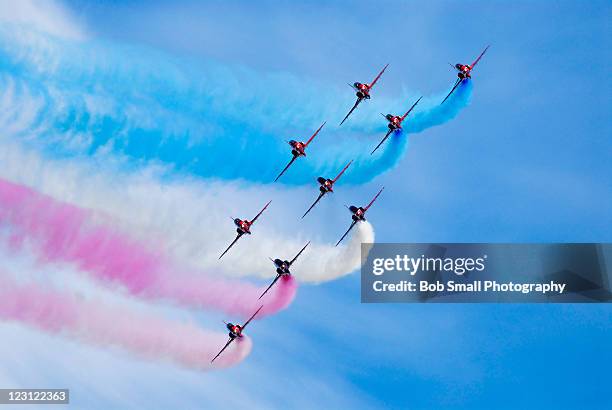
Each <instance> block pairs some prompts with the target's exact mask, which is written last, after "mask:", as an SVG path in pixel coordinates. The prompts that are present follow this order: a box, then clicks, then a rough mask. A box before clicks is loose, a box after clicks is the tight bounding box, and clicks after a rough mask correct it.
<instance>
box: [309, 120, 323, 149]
mask: <svg viewBox="0 0 612 410" xmlns="http://www.w3.org/2000/svg"><path fill="white" fill-rule="evenodd" d="M326 123H327V121H325V122H324V123H323V124H321V126H320V127H319V129H318V130H317V131H316V132H315V133H314V134H312V137H310V138H309V139H308V141H306V144H304V147H307V146H308V144H310V142H311V141H312V140H313V139H314V137H316V136H317V134H318V133H319V131H321V128H323V126H324V125H325V124H326Z"/></svg>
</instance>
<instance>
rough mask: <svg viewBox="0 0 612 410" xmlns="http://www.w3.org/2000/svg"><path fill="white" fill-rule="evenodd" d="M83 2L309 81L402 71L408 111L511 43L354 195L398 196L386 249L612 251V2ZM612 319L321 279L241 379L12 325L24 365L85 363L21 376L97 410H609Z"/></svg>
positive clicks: (76, 7)
mask: <svg viewBox="0 0 612 410" xmlns="http://www.w3.org/2000/svg"><path fill="white" fill-rule="evenodd" d="M66 4H67V5H68V7H69V8H70V9H71V11H72V13H73V14H74V16H75V17H76V19H77V20H78V21H80V22H81V23H82V24H83V25H84V26H85V27H87V30H88V31H89V32H91V33H93V35H94V36H95V37H97V38H99V39H102V40H104V41H108V42H111V43H127V44H136V45H143V44H144V45H146V46H147V47H150V48H152V49H158V50H162V51H163V52H165V53H168V54H171V55H176V56H178V57H180V58H186V59H191V60H194V61H198V60H209V59H213V60H216V61H220V62H222V63H226V64H236V65H242V66H246V67H249V68H251V69H253V70H257V71H260V72H271V71H272V72H287V73H291V74H292V75H295V76H296V77H298V78H302V79H304V86H305V87H308V85H309V84H310V82H311V81H314V82H317V81H321V82H324V83H330V84H331V83H334V84H335V83H338V84H344V83H346V82H352V81H355V80H358V79H360V78H361V77H362V76H365V77H366V78H368V77H369V76H370V73H372V71H375V70H376V69H377V68H378V67H379V66H381V65H382V64H384V63H387V62H389V63H390V68H389V70H388V72H387V73H385V77H384V82H381V87H380V89H379V90H377V91H378V92H380V95H381V96H383V97H385V98H387V97H388V98H390V99H393V98H397V97H398V96H400V95H403V93H402V89H394V87H393V86H392V85H393V84H395V85H401V86H402V87H405V90H409V94H411V95H413V94H419V95H420V94H421V93H422V94H426V95H430V94H435V93H440V92H442V91H443V90H444V89H445V88H446V87H449V86H451V85H452V82H453V81H454V74H453V72H452V71H451V70H450V68H449V67H448V64H447V63H448V62H451V63H453V64H454V63H456V62H466V63H467V62H471V61H472V60H473V59H474V58H475V57H476V56H477V55H478V53H479V52H480V51H481V50H482V48H484V46H485V45H486V44H491V49H490V50H489V52H488V54H487V55H486V56H485V57H484V58H483V60H482V61H481V63H480V64H479V65H478V68H477V69H476V70H475V71H474V93H473V97H472V101H471V104H470V106H469V107H467V108H466V109H464V110H463V111H462V112H461V113H460V114H459V116H458V117H457V118H456V119H454V120H452V121H450V122H448V123H446V124H444V125H442V126H439V127H435V128H431V129H428V130H425V131H424V132H422V133H418V134H412V135H410V145H409V149H408V152H407V154H406V155H405V156H404V158H403V159H402V160H401V162H400V164H399V165H398V166H397V167H396V168H395V169H394V170H392V171H391V172H389V173H387V174H384V175H382V176H380V177H378V178H376V179H375V180H374V181H372V182H371V183H368V184H364V185H359V186H352V187H346V189H347V196H348V195H350V196H351V197H363V196H365V197H368V196H370V194H371V193H373V192H376V190H377V188H378V187H379V186H380V185H385V186H386V187H387V189H386V190H385V193H384V195H383V196H381V198H380V199H379V201H378V202H377V204H376V206H375V207H374V208H372V210H371V211H370V217H369V219H370V220H371V221H372V223H373V224H374V226H375V227H376V234H377V237H376V240H377V241H379V242H436V241H440V242H442V241H444V242H462V241H465V242H544V241H551V242H552V241H559V242H582V241H596V242H610V241H611V240H612V230H611V227H612V213H611V210H610V204H611V203H612V189H611V185H610V175H612V164H611V161H610V153H611V152H612V142H611V141H610V135H612V133H611V131H612V130H611V129H610V121H609V113H610V112H611V108H612V107H611V103H610V84H609V79H608V77H609V73H608V71H609V70H608V67H609V66H610V63H611V61H610V55H609V50H610V40H609V39H610V38H611V37H610V34H611V33H610V29H609V24H608V20H609V18H610V12H611V6H610V3H609V2H605V1H601V2H600V1H592V2H578V1H575V2H564V1H561V2H554V3H553V2H543V1H542V2H532V1H519V2H502V1H495V2H490V1H482V2H481V1H468V2H465V1H464V2H452V1H436V2H400V1H384V2H365V1H364V2H360V1H357V2H346V3H343V2H325V3H324V2H289V1H286V2H267V1H264V2H256V3H255V2H233V3H232V4H228V3H226V2H221V1H218V2H205V3H204V4H202V3H200V2H181V4H175V2H144V1H143V2H140V1H134V2H115V1H113V2H99V1H96V2H93V1H91V2H90V1H78V2H76V1H75V2H70V1H69V2H67V3H66ZM383 85H384V87H383ZM343 97H344V96H343ZM339 98H340V97H339ZM381 98H382V97H381ZM350 103H351V100H350V97H347V98H344V99H343V100H342V101H339V104H341V105H350ZM228 109H231V107H229V108H228ZM331 206H332V204H327V205H323V204H322V209H323V210H324V211H322V212H331ZM331 216H332V217H333V220H330V221H329V222H328V224H326V225H325V226H321V225H317V226H315V227H310V228H305V229H306V230H307V231H308V230H309V229H311V230H313V231H314V230H322V231H323V234H325V235H328V236H335V235H336V233H337V232H342V227H344V225H345V224H346V219H345V217H346V215H344V214H332V215H331ZM340 218H342V219H340ZM611 319H612V311H611V310H610V308H609V306H607V305H595V306H590V305H545V306H544V305H542V306H539V305H361V304H360V303H359V278H358V275H351V276H348V277H345V278H343V279H340V280H337V281H334V282H328V283H325V284H322V285H318V286H302V287H301V289H300V291H299V294H298V297H297V299H296V301H295V302H294V303H293V305H292V306H291V307H290V308H289V309H288V310H287V311H284V312H282V313H281V314H279V315H276V316H274V317H271V318H269V319H268V320H265V321H261V322H257V327H256V328H255V327H254V328H253V329H252V336H253V337H254V338H255V340H256V344H255V347H254V351H253V353H252V354H251V356H250V357H249V358H248V359H247V361H246V362H245V363H244V364H243V365H240V366H238V367H236V368H234V369H231V370H228V371H224V372H214V373H209V374H198V373H195V372H190V371H183V370H180V369H175V368H172V367H171V366H165V365H164V366H162V365H156V364H149V363H143V362H139V361H137V360H133V359H131V358H130V357H128V356H126V355H124V354H122V353H120V352H112V351H111V352H108V351H99V350H96V349H93V348H89V347H84V346H74V345H73V344H70V343H67V342H64V341H62V340H58V339H56V338H50V337H47V336H40V335H39V334H38V333H35V334H32V333H30V331H29V330H27V329H21V328H15V329H13V328H11V329H9V330H10V331H11V334H12V335H13V336H12V337H14V335H18V336H19V335H20V336H22V339H26V340H28V343H26V344H24V347H22V348H21V349H23V350H24V352H27V351H28V346H30V345H38V344H44V343H48V344H49V345H51V346H53V347H54V348H57V349H60V350H61V349H66V350H68V349H70V351H71V352H74V353H73V354H72V357H70V358H68V359H66V360H67V362H68V366H67V369H64V370H62V371H61V372H59V374H55V373H54V372H53V371H50V370H49V368H50V367H51V366H54V365H57V364H58V363H60V358H58V357H55V356H49V355H42V356H44V357H42V359H41V363H43V365H42V366H40V365H35V364H34V362H33V361H29V362H26V363H13V367H11V368H12V369H13V370H14V374H15V375H16V377H19V378H20V379H19V380H20V381H22V382H28V383H34V384H36V382H40V381H45V380H46V381H49V380H53V381H54V382H55V383H56V384H57V385H58V386H63V385H66V384H68V385H70V387H71V389H72V390H73V392H75V393H74V394H75V396H76V398H75V400H77V403H78V402H80V403H81V404H83V405H84V406H88V407H92V408H108V407H109V406H119V405H121V403H122V401H123V400H126V401H125V402H123V403H124V404H125V405H126V406H128V407H129V406H133V407H135V408H137V407H143V406H144V407H148V408H155V407H159V408H164V407H168V406H169V405H170V404H171V403H172V402H173V399H174V398H173V394H169V393H168V391H171V392H173V393H174V394H176V395H180V396H181V398H180V404H181V405H182V407H184V408H197V407H199V406H203V407H207V406H206V404H207V403H209V404H212V407H217V408H218V407H220V406H221V405H222V404H223V403H224V400H228V401H229V402H230V403H233V401H231V400H233V399H230V398H229V396H231V395H232V394H233V392H236V396H237V399H240V398H242V400H244V401H238V402H237V403H243V404H247V403H248V404H251V403H252V406H253V407H256V408H266V407H276V408H281V407H285V406H288V405H289V406H291V407H296V408H313V407H318V408H321V407H323V408H325V407H330V408H337V407H339V406H340V405H343V404H347V405H351V404H352V405H355V406H357V407H363V408H369V407H388V408H415V409H419V408H484V409H486V408H604V407H605V406H604V403H605V400H606V399H605V397H606V396H605V393H606V392H607V389H606V388H605V387H606V386H605V385H604V382H605V379H606V376H607V374H608V373H609V367H610V365H611V364H612V360H611V359H612V357H611V354H610V351H609V345H610V342H611V339H612V338H611V334H610V330H609V329H610V321H611ZM4 330H5V332H3V334H6V329H4ZM79 365H80V366H81V370H77V366H79ZM45 366H49V367H47V368H45ZM72 366H74V368H72ZM83 367H87V372H86V374H88V375H89V377H88V378H89V380H83V377H82V376H83V373H82V372H84V370H82V368H83ZM116 369H119V370H120V371H116ZM33 372H36V373H37V374H36V376H33V375H32V373H33ZM115 373H117V374H115ZM1 375H2V372H0V376H1ZM131 377H138V379H137V381H136V382H135V381H134V380H133V379H131ZM96 380H98V381H100V383H104V384H105V386H106V390H105V389H101V388H100V386H98V385H96V384H97V383H96ZM109 380H111V381H112V382H109ZM123 383H126V384H127V383H130V384H131V385H134V384H135V391H129V390H127V388H126V386H125V385H123ZM108 390H111V391H108ZM79 392H82V395H83V396H85V394H88V395H89V397H90V399H84V398H83V397H78V395H79Z"/></svg>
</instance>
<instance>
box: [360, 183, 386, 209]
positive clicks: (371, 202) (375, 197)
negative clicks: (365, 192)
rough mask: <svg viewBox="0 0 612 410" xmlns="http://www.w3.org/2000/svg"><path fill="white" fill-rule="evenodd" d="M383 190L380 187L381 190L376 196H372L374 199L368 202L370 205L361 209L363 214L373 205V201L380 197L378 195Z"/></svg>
mask: <svg viewBox="0 0 612 410" xmlns="http://www.w3.org/2000/svg"><path fill="white" fill-rule="evenodd" d="M383 189H385V187H382V188H381V189H380V191H378V193H377V194H376V196H374V199H372V200H371V201H370V203H369V204H368V206H366V207H365V208H363V211H364V212H365V211H367V210H368V208H370V207H371V206H372V204H373V203H374V201H376V199H377V198H378V196H379V195H380V193H381V192H382V191H383Z"/></svg>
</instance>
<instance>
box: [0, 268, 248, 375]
mask: <svg viewBox="0 0 612 410" xmlns="http://www.w3.org/2000/svg"><path fill="white" fill-rule="evenodd" d="M6 276H7V275H4V274H3V273H1V272H0V319H2V320H8V321H17V322H21V323H24V324H27V325H29V326H33V327H35V328H37V329H40V330H42V331H45V332H48V333H52V334H59V335H62V336H66V337H69V338H72V339H75V340H77V341H81V342H85V343H89V344H93V345H97V346H101V347H112V346H117V347H120V348H122V349H124V350H126V351H128V352H130V353H132V354H135V355H137V356H139V357H141V358H144V359H149V360H171V361H173V362H175V363H177V364H180V365H182V366H186V367H189V368H195V369H199V370H206V369H213V368H219V367H227V366H232V365H235V364H238V363H239V362H241V361H242V360H243V359H244V358H245V357H246V356H248V354H249V353H250V351H251V347H252V342H251V340H250V339H249V338H248V337H245V338H243V339H242V340H240V343H236V342H234V346H231V347H230V348H228V349H227V350H226V351H225V352H224V354H223V355H222V356H220V357H219V358H218V359H217V360H216V361H215V363H214V366H213V365H211V363H210V360H211V359H212V358H213V357H214V355H215V354H216V353H217V352H218V351H219V350H220V348H221V347H222V346H223V345H224V344H225V342H226V341H227V336H226V335H225V334H223V333H213V332H208V331H204V330H202V329H200V328H198V327H197V326H194V325H192V324H188V323H177V322H173V321H169V320H165V319H161V318H158V317H156V316H151V315H147V314H143V313H140V312H134V311H131V310H129V309H126V308H125V307H122V308H120V309H119V308H117V307H116V306H112V305H109V304H104V303H101V302H100V301H98V300H84V299H83V298H79V297H76V296H74V295H71V294H67V293H63V292H58V291H55V290H51V289H49V288H42V287H41V286H38V285H32V284H31V285H24V284H18V283H15V282H12V281H11V280H10V279H7V278H6Z"/></svg>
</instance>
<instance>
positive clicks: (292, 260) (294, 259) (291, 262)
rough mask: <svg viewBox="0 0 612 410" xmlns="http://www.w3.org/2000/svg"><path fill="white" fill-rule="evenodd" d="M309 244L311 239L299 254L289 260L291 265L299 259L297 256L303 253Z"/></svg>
mask: <svg viewBox="0 0 612 410" xmlns="http://www.w3.org/2000/svg"><path fill="white" fill-rule="evenodd" d="M308 245H310V241H308V243H307V244H306V245H304V247H303V248H302V250H301V251H299V252H298V254H297V255H295V258H293V259H291V261H290V262H289V266H291V265H293V262H295V261H296V260H297V258H298V257H299V256H300V255H301V254H302V252H304V249H306V248H307V247H308Z"/></svg>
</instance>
